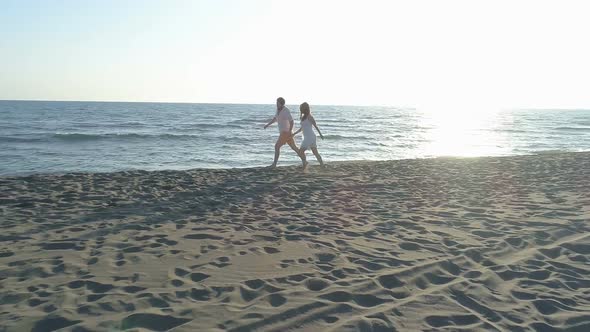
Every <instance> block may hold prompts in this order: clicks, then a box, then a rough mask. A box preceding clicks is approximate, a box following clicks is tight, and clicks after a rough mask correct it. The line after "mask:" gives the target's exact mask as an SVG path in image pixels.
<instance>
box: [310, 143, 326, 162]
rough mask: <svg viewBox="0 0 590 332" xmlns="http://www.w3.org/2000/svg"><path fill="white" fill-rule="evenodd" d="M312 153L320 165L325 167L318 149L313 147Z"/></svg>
mask: <svg viewBox="0 0 590 332" xmlns="http://www.w3.org/2000/svg"><path fill="white" fill-rule="evenodd" d="M311 152H313V154H314V156H315V157H316V159H317V160H318V161H319V162H320V165H322V166H324V161H323V160H322V156H320V153H319V152H318V148H314V147H312V148H311Z"/></svg>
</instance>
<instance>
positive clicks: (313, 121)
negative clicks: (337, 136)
mask: <svg viewBox="0 0 590 332" xmlns="http://www.w3.org/2000/svg"><path fill="white" fill-rule="evenodd" d="M309 120H311V124H312V125H313V126H314V127H315V130H317V131H318V133H319V134H320V137H321V138H322V139H324V135H322V132H321V131H320V128H318V125H317V124H316V123H315V119H314V118H313V116H311V115H310V119H309Z"/></svg>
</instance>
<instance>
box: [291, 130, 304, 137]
mask: <svg viewBox="0 0 590 332" xmlns="http://www.w3.org/2000/svg"><path fill="white" fill-rule="evenodd" d="M301 129H302V128H299V129H297V131H296V132H294V133H293V134H291V137H293V136H295V135H297V134H299V133H300V132H301Z"/></svg>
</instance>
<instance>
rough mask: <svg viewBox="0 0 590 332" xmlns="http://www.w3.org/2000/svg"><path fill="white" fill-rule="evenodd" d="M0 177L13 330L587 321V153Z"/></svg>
mask: <svg viewBox="0 0 590 332" xmlns="http://www.w3.org/2000/svg"><path fill="white" fill-rule="evenodd" d="M0 192H1V193H2V195H1V197H0V221H1V222H0V225H1V226H2V231H1V233H0V244H1V246H0V289H2V291H1V293H0V294H1V295H0V331H29V330H32V331H53V330H57V329H59V328H65V329H64V331H78V332H80V331H113V330H121V329H134V330H136V331H167V330H172V331H287V330H289V331H416V330H424V331H438V330H453V331H456V330H465V331H473V330H480V331H553V330H566V331H590V277H589V276H590V153H564V154H544V155H538V156H521V157H502V158H467V159H461V158H438V159H425V160H402V161H387V162H352V163H340V164H331V165H328V167H326V168H320V167H319V166H313V165H312V166H311V167H310V168H309V170H308V171H307V173H305V174H303V173H302V171H301V169H300V168H298V167H280V168H278V169H276V170H269V169H261V168H258V169H231V170H198V169H197V170H189V171H158V172H145V171H132V172H118V173H102V174H101V173H96V174H66V175H39V176H28V177H14V178H10V177H3V178H0Z"/></svg>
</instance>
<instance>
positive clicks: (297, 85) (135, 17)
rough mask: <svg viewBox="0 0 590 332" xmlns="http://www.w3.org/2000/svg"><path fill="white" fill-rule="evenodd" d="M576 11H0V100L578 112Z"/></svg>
mask: <svg viewBox="0 0 590 332" xmlns="http://www.w3.org/2000/svg"><path fill="white" fill-rule="evenodd" d="M588 9H589V5H586V4H585V2H584V1H568V0H562V1H543V0H536V1H527V0H522V1H520V0H511V1H504V0H496V1H478V0H465V1H462V0H461V1H459V0H448V1H425V0H413V1H394V0H384V1H373V0H362V1H360V0H359V1H346V0H339V1H331V0H314V1H308V0H293V1H291V0H282V1H270V0H247V1H246V0H244V1H239V0H210V1H205V0H203V1H198V0H195V1H179V0H162V1H154V0H141V1H140V0H137V1H130V0H100V1H74V0H68V1H66V0H61V1H60V0H47V1H42V0H39V1H29V0H3V1H1V2H0V99H4V100H14V99H19V100H21V99H24V100H97V101H160V102H203V103H205V102H211V103H221V102H223V103H264V104H270V103H273V102H274V100H275V99H276V97H277V96H283V97H285V98H286V99H287V103H293V104H295V103H298V102H302V101H308V102H310V103H311V104H312V105H313V104H329V105H387V106H398V107H415V108H437V109H460V108H465V109H468V108H473V107H474V106H477V109H479V110H484V109H498V108H590V92H589V90H588V86H590V60H589V59H590V43H588V32H589V31H590V20H588V19H587V13H588V12H589V11H588Z"/></svg>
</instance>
